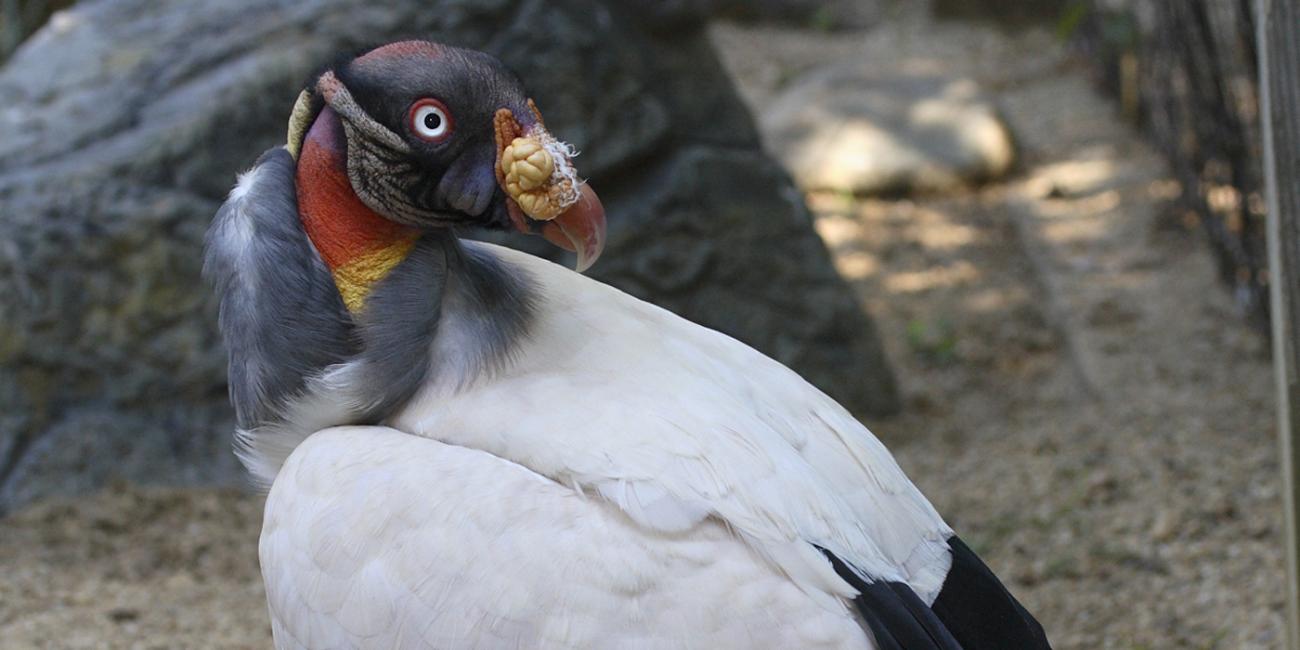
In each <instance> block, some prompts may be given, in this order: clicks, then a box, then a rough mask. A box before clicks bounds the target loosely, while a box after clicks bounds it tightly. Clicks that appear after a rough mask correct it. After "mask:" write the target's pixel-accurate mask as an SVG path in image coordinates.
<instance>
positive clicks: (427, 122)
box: [406, 97, 455, 142]
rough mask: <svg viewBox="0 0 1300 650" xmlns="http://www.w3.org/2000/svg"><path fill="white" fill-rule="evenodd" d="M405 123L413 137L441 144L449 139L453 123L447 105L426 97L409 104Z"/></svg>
mask: <svg viewBox="0 0 1300 650" xmlns="http://www.w3.org/2000/svg"><path fill="white" fill-rule="evenodd" d="M406 123H407V126H408V127H409V128H410V129H411V133H414V134H415V137H417V138H420V139H421V140H424V141H425V142H442V141H444V140H446V139H447V138H450V137H451V132H452V130H453V128H452V127H453V126H455V121H454V120H453V119H452V117H451V109H449V108H447V105H446V104H444V103H442V102H440V101H438V100H436V99H434V98H432V97H426V98H424V99H421V100H418V101H416V102H415V103H414V104H411V110H409V111H407V113H406Z"/></svg>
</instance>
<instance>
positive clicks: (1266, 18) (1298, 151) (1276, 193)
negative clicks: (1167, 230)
mask: <svg viewBox="0 0 1300 650" xmlns="http://www.w3.org/2000/svg"><path fill="white" fill-rule="evenodd" d="M1297 3H1300V0H1256V4H1255V7H1256V11H1255V25H1256V30H1257V31H1256V33H1257V41H1258V47H1257V51H1258V53H1259V89H1260V125H1261V127H1262V130H1263V134H1264V160H1263V161H1262V162H1263V165H1262V167H1263V170H1264V178H1265V189H1266V191H1267V202H1268V203H1267V205H1268V262H1269V284H1270V289H1269V291H1270V302H1271V305H1272V310H1271V312H1272V327H1273V330H1272V331H1273V367H1274V369H1275V375H1276V378H1277V398H1278V404H1277V413H1278V438H1279V441H1280V445H1281V461H1282V462H1281V464H1282V486H1283V490H1282V503H1283V507H1284V510H1285V513H1284V515H1285V519H1286V529H1285V531H1286V564H1287V571H1286V579H1287V586H1286V589H1287V608H1286V632H1287V640H1288V644H1289V646H1288V647H1290V648H1292V650H1300V574H1298V573H1297V572H1298V571H1300V535H1297V525H1298V522H1300V510H1297V508H1300V493H1297V487H1300V486H1298V485H1297V471H1300V419H1297V412H1298V411H1300V382H1298V381H1297V367H1298V366H1300V358H1297V356H1296V355H1297V352H1298V351H1300V350H1298V349H1297V348H1298V347H1300V346H1297V345H1296V343H1297V340H1298V339H1297V329H1296V327H1297V324H1300V44H1297V35H1298V33H1300V31H1298V30H1300V6H1297Z"/></svg>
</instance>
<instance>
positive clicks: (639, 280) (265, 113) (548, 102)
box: [0, 0, 898, 511]
mask: <svg viewBox="0 0 1300 650" xmlns="http://www.w3.org/2000/svg"><path fill="white" fill-rule="evenodd" d="M630 11H631V10H629V9H627V8H625V7H624V6H623V5H622V4H621V3H614V2H610V3H608V4H601V3H596V2H590V1H582V0H565V1H560V2H557V1H549V2H548V1H543V0H490V1H483V0H437V1H429V0H425V1H421V2H415V1H413V0H404V1H400V2H394V3H387V4H386V5H385V6H383V7H380V6H377V5H373V4H372V3H367V2H363V1H362V0H308V1H306V2H298V1H293V2H290V1H288V0H286V1H283V2H265V1H254V0H212V1H211V2H203V3H191V2H183V1H181V0H90V1H88V2H82V3H79V4H78V5H77V6H76V7H75V8H74V9H72V10H70V11H68V12H65V13H60V14H57V15H56V16H55V17H54V19H53V20H52V21H51V23H50V24H49V25H48V26H47V27H46V28H44V29H43V30H42V31H41V32H39V33H38V34H36V35H35V36H34V37H33V38H32V40H30V41H29V42H28V43H26V44H25V45H24V46H23V47H21V48H20V49H19V50H18V51H17V52H16V53H15V54H14V56H13V58H12V59H11V60H10V61H9V63H8V64H7V65H6V66H5V67H4V68H3V69H0V96H3V97H5V98H6V101H5V103H4V106H2V107H0V511H3V510H4V509H5V508H7V507H12V506H14V505H16V504H18V503H21V502H25V501H28V500H30V499H33V498H37V497H40V496H43V495H48V494H53V493H60V492H76V491H82V490H86V489H90V488H93V487H95V486H98V485H100V484H102V483H103V482H104V481H107V480H111V479H113V478H114V477H118V478H123V479H127V480H132V481H141V482H162V483H188V482H202V483H233V482H239V481H240V478H241V475H240V472H239V470H238V468H237V466H236V465H237V464H236V463H235V462H234V461H233V457H232V456H231V454H230V452H229V436H230V431H231V428H232V422H231V420H232V417H231V412H230V408H229V406H228V404H227V403H226V396H225V375H224V373H225V368H224V365H225V361H224V357H225V353H224V351H223V350H222V347H221V344H220V342H219V340H218V338H217V336H216V333H215V328H214V326H215V314H214V305H213V302H212V300H211V297H210V291H209V289H208V287H207V286H205V285H204V284H203V283H202V282H201V281H200V279H199V265H200V262H199V258H200V241H201V238H202V234H203V232H204V230H205V228H206V227H207V223H208V221H209V220H210V219H211V217H212V215H213V213H214V212H215V210H216V208H217V206H218V205H219V203H220V202H221V201H222V200H223V198H224V196H225V194H226V192H227V191H228V190H229V188H230V187H231V185H232V184H233V181H234V175H235V173H236V172H238V171H239V170H241V168H244V167H246V166H248V165H250V164H251V163H252V161H253V160H254V159H255V157H256V156H257V155H258V154H259V153H260V152H261V151H262V150H264V149H265V148H267V147H270V146H273V145H275V144H278V143H280V142H282V141H283V138H284V129H285V121H286V119H287V115H288V111H289V108H290V107H291V106H292V104H293V101H294V98H295V97H296V94H297V91H298V88H299V86H300V84H301V83H302V82H303V81H304V80H305V79H306V77H307V76H308V74H309V73H310V72H311V70H312V69H313V68H315V67H316V66H318V65H319V64H320V63H321V62H323V61H328V60H330V59H331V57H332V56H333V55H334V53H336V52H338V51H340V50H349V49H359V48H362V47H364V46H367V45H372V44H375V43H378V42H383V41H386V40H393V39H397V38H403V37H410V36H411V35H418V36H420V37H425V38H432V39H435V40H442V41H445V42H450V43H453V44H457V45H467V46H472V47H479V48H481V49H486V50H488V51H491V52H493V53H496V54H497V55H498V56H501V57H502V58H503V59H504V60H505V61H506V62H507V63H508V64H510V65H511V66H512V67H514V68H515V69H516V70H517V71H518V72H519V73H520V74H521V76H522V77H523V78H524V79H525V80H526V83H528V84H529V85H530V86H531V87H533V88H535V89H536V99H537V101H538V104H539V105H540V106H541V107H542V108H543V110H544V111H545V114H546V118H547V123H548V125H549V126H551V127H552V130H554V131H555V132H556V133H558V134H560V135H561V136H562V137H564V138H566V139H567V140H569V141H571V142H572V143H574V144H575V145H577V146H578V147H579V148H580V149H581V150H582V151H583V152H584V153H583V156H582V158H581V159H580V162H581V163H582V169H583V171H584V173H586V174H590V175H591V180H592V183H593V185H594V186H596V187H598V188H599V189H600V191H601V197H602V199H604V200H605V202H606V205H607V208H608V210H609V214H610V219H611V226H610V247H609V250H608V251H607V255H606V257H605V258H603V259H602V261H601V263H600V264H598V265H597V266H596V268H595V269H594V271H596V273H595V275H596V276H597V277H598V278H601V279H605V280H608V281H610V282H612V283H614V284H616V285H618V286H621V287H624V288H626V289H628V290H629V291H631V292H633V293H635V294H637V295H639V296H642V297H645V298H647V299H649V300H652V301H655V302H658V303H660V304H663V305H665V306H667V307H669V308H671V309H674V310H676V311H677V312H678V313H681V314H682V315H684V316H686V317H687V318H691V319H693V320H696V321H699V322H702V323H705V324H706V325H710V326H713V327H716V328H718V329H721V330H723V331H725V332H728V333H730V334H732V335H734V336H736V337H738V338H740V339H742V340H745V341H747V342H749V343H751V344H753V345H755V346H757V347H758V348H760V349H762V350H765V351H767V352H768V353H770V354H772V355H774V356H775V357H776V358H778V359H780V360H782V361H784V362H786V363H788V364H791V365H793V367H794V368H795V369H797V370H798V371H799V372H801V373H803V374H804V375H805V376H806V377H808V378H809V379H810V380H812V381H813V382H814V383H816V384H818V385H819V386H821V387H823V388H824V389H826V390H827V391H828V392H830V393H831V394H833V395H835V396H836V397H838V398H839V399H841V400H842V401H844V402H845V403H846V404H847V405H848V406H850V407H851V408H855V409H857V410H859V411H860V412H866V413H873V414H882V413H888V412H891V411H894V410H895V409H896V408H897V406H898V403H897V395H896V390H895V387H894V382H893V376H892V374H891V372H890V369H889V367H888V366H887V364H886V362H885V360H884V357H883V355H882V352H881V349H880V345H879V342H878V341H877V339H876V336H875V333H874V331H873V329H872V325H871V322H870V320H868V319H867V318H866V317H865V315H864V314H863V313H862V311H861V310H860V308H859V306H858V304H857V302H856V301H855V299H854V297H853V296H852V294H851V293H850V292H849V290H848V289H847V287H846V285H845V284H844V283H843V282H842V281H841V280H840V279H839V278H838V276H836V275H835V273H834V271H833V270H832V267H831V265H830V262H829V258H828V255H827V253H826V250H825V248H824V247H823V245H822V244H821V241H820V240H819V239H817V237H816V235H815V234H814V232H813V229H812V227H811V219H810V217H809V214H808V212H807V210H806V209H805V207H804V205H803V203H802V201H801V200H800V197H799V195H798V194H797V193H796V192H795V190H794V189H793V186H792V184H791V183H790V181H789V179H788V177H787V176H786V175H785V173H784V172H783V171H781V169H780V168H778V167H777V166H776V165H775V164H774V163H773V162H772V161H771V160H770V159H769V158H767V157H766V156H765V155H764V154H763V153H762V152H761V150H760V147H759V143H758V138H757V135H756V132H755V130H754V127H753V124H752V123H751V120H750V119H749V117H748V115H747V114H746V112H745V109H744V108H743V107H742V105H741V103H740V101H739V100H738V99H737V97H736V94H735V92H734V91H733V89H732V88H731V85H730V83H729V82H728V80H727V79H726V77H725V74H724V72H723V71H722V69H721V66H720V64H719V63H718V61H717V59H716V57H715V56H714V54H713V52H712V50H711V49H710V47H709V45H708V43H707V41H706V40H705V38H704V36H703V32H702V25H701V23H700V22H699V21H698V20H697V19H695V18H694V17H693V15H692V14H691V13H690V12H683V13H682V14H681V15H676V16H675V15H671V14H665V13H664V10H663V9H657V10H655V11H654V12H651V13H650V14H639V13H629V12H630ZM511 241H512V243H515V244H521V243H523V244H524V245H525V246H528V245H530V244H528V243H526V242H521V241H520V240H519V239H513V240H511Z"/></svg>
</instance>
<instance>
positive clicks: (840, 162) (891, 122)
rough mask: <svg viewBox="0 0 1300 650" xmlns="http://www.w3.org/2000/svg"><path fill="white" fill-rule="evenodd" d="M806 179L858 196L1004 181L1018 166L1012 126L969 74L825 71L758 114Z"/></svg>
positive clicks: (777, 147) (775, 145)
mask: <svg viewBox="0 0 1300 650" xmlns="http://www.w3.org/2000/svg"><path fill="white" fill-rule="evenodd" d="M760 119H762V120H763V121H764V127H765V128H764V131H765V132H766V133H770V134H772V135H771V137H770V138H769V143H768V144H769V147H770V148H771V149H772V150H773V151H774V152H775V153H776V154H777V156H778V157H780V158H781V160H782V161H783V162H785V164H786V166H787V167H788V168H789V169H790V170H791V172H792V173H793V174H794V176H795V180H796V181H797V182H798V183H799V185H800V186H801V187H803V188H805V189H809V190H829V191H837V192H852V193H854V194H860V195H869V194H898V193H907V192H944V191H949V190H952V189H954V188H956V187H960V186H962V185H966V184H971V183H978V182H982V181H986V180H990V179H994V178H997V177H999V176H1002V175H1003V174H1005V173H1007V172H1008V171H1009V170H1010V169H1011V167H1012V165H1013V164H1014V162H1015V145H1014V142H1013V141H1012V137H1011V132H1010V130H1009V129H1008V128H1007V126H1006V124H1005V123H1003V121H1002V119H1001V118H1000V117H999V116H998V113H997V111H996V110H995V108H994V107H993V105H992V104H991V103H990V102H989V101H988V100H987V99H985V98H984V97H983V96H982V95H981V94H980V92H979V89H978V88H977V87H976V85H975V83H974V82H973V81H970V80H966V79H947V78H941V77H911V76H903V77H884V78H874V77H871V76H870V75H868V74H863V73H862V72H861V71H860V70H859V69H858V68H856V67H849V66H844V67H839V68H832V69H829V70H821V71H818V72H814V73H811V74H809V75H808V76H806V77H805V78H804V79H802V80H800V81H797V82H795V83H793V84H791V86H790V87H789V88H788V89H787V90H785V91H783V92H782V93H781V95H780V96H779V97H778V98H777V99H776V100H775V101H774V102H773V103H772V105H771V106H770V108H769V109H768V110H767V111H765V112H764V113H763V114H762V116H761V117H760Z"/></svg>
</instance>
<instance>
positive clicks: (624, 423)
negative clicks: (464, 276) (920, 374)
mask: <svg viewBox="0 0 1300 650" xmlns="http://www.w3.org/2000/svg"><path fill="white" fill-rule="evenodd" d="M476 246H479V247H481V249H482V250H485V251H490V252H491V253H492V254H494V255H497V256H498V257H499V259H500V260H502V261H503V262H504V263H506V264H509V265H512V266H514V267H515V268H516V269H517V270H518V271H519V272H520V273H522V274H524V275H525V276H526V277H528V278H529V281H530V282H532V283H533V285H534V289H535V291H536V293H537V296H538V298H537V305H536V308H535V312H536V313H535V315H534V321H533V322H532V323H531V324H530V326H529V330H528V333H527V335H526V337H525V340H524V341H522V342H521V343H520V344H519V345H518V346H517V349H516V350H514V351H512V353H511V362H510V364H509V365H508V366H506V367H504V368H502V369H501V370H499V371H498V372H495V373H493V374H491V375H490V376H484V377H481V378H480V379H478V380H476V381H474V382H471V383H470V384H469V385H467V386H456V387H451V386H439V385H438V384H437V382H431V383H430V384H429V385H428V386H426V387H425V389H424V390H422V391H421V392H420V393H417V395H416V396H415V397H414V398H413V399H412V401H411V402H410V403H409V404H408V405H407V406H406V408H404V409H403V410H402V411H401V412H400V413H398V414H397V415H396V416H395V417H394V418H392V419H391V420H390V422H391V423H392V425H393V426H394V427H396V428H398V429H401V430H405V431H410V432H412V433H416V434H419V435H422V436H427V437H431V438H434V439H438V440H442V441H444V442H447V443H449V444H455V445H462V446H466V447H471V448H475V449H482V450H484V451H487V452H489V453H492V454H495V455H498V456H500V457H502V458H506V459H509V460H511V461H513V462H516V463H519V464H521V465H524V466H526V467H529V468H530V469H532V470H534V471H537V472H538V473H540V474H542V475H545V476H548V477H550V478H552V479H555V480H557V481H559V482H561V483H564V484H566V485H573V486H576V487H577V488H578V489H579V490H584V491H588V492H593V493H596V494H598V495H600V496H601V497H603V498H605V499H607V500H609V501H611V502H613V503H615V504H617V505H618V506H619V507H620V508H622V509H623V510H624V511H625V512H626V513H627V514H628V515H630V516H631V517H632V518H633V519H634V520H636V521H637V522H638V523H640V524H642V525H645V526H649V527H652V528H656V529H660V530H664V531H680V530H684V529H687V528H690V527H692V526H695V525H697V524H698V523H699V522H700V521H703V520H704V519H706V518H709V517H717V518H720V519H722V520H723V521H726V522H727V523H728V524H729V525H731V526H732V527H733V528H734V529H735V530H736V531H737V532H738V533H739V534H740V535H741V536H742V537H745V538H746V539H747V540H749V541H751V543H752V544H753V545H754V546H755V547H757V548H759V549H760V551H761V552H763V553H765V554H767V555H769V556H770V557H771V558H772V559H773V561H774V562H776V563H777V564H779V565H781V566H782V568H783V569H784V570H786V571H788V572H789V573H790V574H791V575H792V577H794V578H795V579H796V580H797V581H800V582H802V583H804V586H807V587H810V588H813V589H814V590H816V591H821V592H825V593H832V594H836V595H845V594H851V593H852V590H851V589H850V588H848V586H847V585H846V584H844V583H843V582H842V581H841V580H840V579H839V578H838V576H835V575H834V573H833V571H831V569H830V567H829V565H828V564H827V563H826V562H825V561H824V560H823V559H822V557H821V555H820V554H819V553H818V552H817V551H816V549H815V548H813V545H816V546H820V547H822V548H827V549H830V550H832V551H833V552H835V553H836V554H837V555H840V556H841V557H846V558H847V559H848V560H849V561H850V562H852V563H853V564H854V565H855V566H856V567H858V568H859V569H861V570H863V571H864V572H867V573H868V574H869V575H871V576H872V577H880V578H889V579H897V580H902V581H905V582H908V583H909V584H912V585H913V587H914V588H916V590H917V592H918V593H920V594H922V596H923V598H926V599H927V600H929V599H932V598H933V597H934V595H935V594H937V593H938V589H939V586H940V584H941V582H942V578H943V572H944V571H946V564H945V560H944V558H945V557H946V554H947V547H946V544H945V543H944V539H945V538H946V537H947V536H948V535H950V534H951V532H950V529H948V527H947V525H946V524H945V523H944V522H943V520H942V519H941V518H940V517H939V515H938V513H937V512H936V511H935V510H934V508H933V507H932V506H931V505H930V503H929V502H928V501H927V500H926V498H925V497H924V496H923V495H922V494H921V493H920V491H919V490H917V488H916V487H915V486H914V485H913V484H912V483H911V481H910V480H909V479H908V478H907V476H906V475H905V474H904V473H903V471H902V470H901V468H900V467H899V466H898V464H897V463H896V462H895V460H894V458H893V457H892V455H890V453H889V451H888V450H887V449H886V448H885V447H884V445H883V444H881V443H880V441H879V440H877V439H876V438H875V436H873V435H872V434H871V432H870V431H868V430H867V428H866V427H865V426H863V425H862V424H861V423H859V422H858V421H857V420H856V419H855V418H854V417H853V416H852V415H851V414H850V413H848V412H847V411H846V410H845V409H844V408H843V407H841V406H840V405H839V404H837V403H836V402H835V401H834V400H832V399H830V398H829V397H828V396H826V395H825V394H824V393H822V392H821V391H820V390H818V389H816V388H815V387H813V386H812V385H810V384H809V383H808V382H806V381H805V380H803V379H802V378H801V377H800V376H799V375H798V374H796V373H794V372H793V371H791V370H790V369H788V368H786V367H785V366H783V365H781V364H780V363H777V362H776V361H774V360H772V359H770V358H768V357H767V356H765V355H763V354H761V353H759V352H758V351H756V350H754V349H753V348H751V347H749V346H747V345H745V344H743V343H741V342H739V341H737V340H735V339H734V338H731V337H729V336H727V335H725V334H722V333H720V332H717V331H714V330H711V329H708V328H705V327H702V326H699V325H697V324H694V323H691V322H690V321H687V320H685V319H683V318H681V317H678V316H676V315H675V314H672V313H671V312H669V311H667V310H664V309H661V308H659V307H657V306H654V305H651V304H649V303H647V302H644V301H641V300H638V299H636V298H634V297H632V296H629V295H627V294H625V293H623V292H621V291H619V290H617V289H615V288H613V287H610V286H608V285H605V284H603V283H600V282H596V281H594V280H591V279H588V278H586V277H583V276H580V275H578V274H575V273H572V272H570V271H568V270H567V269H564V268H562V267H559V266H558V265H555V264H552V263H550V262H547V261H544V260H540V259H538V258H534V257H532V256H529V255H525V254H523V253H518V252H514V251H510V250H508V249H504V248H500V247H495V246H489V245H481V244H480V245H476ZM450 322H454V319H453V321H450ZM450 328H454V325H449V329H450ZM448 335H449V336H452V337H455V334H454V332H448Z"/></svg>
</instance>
